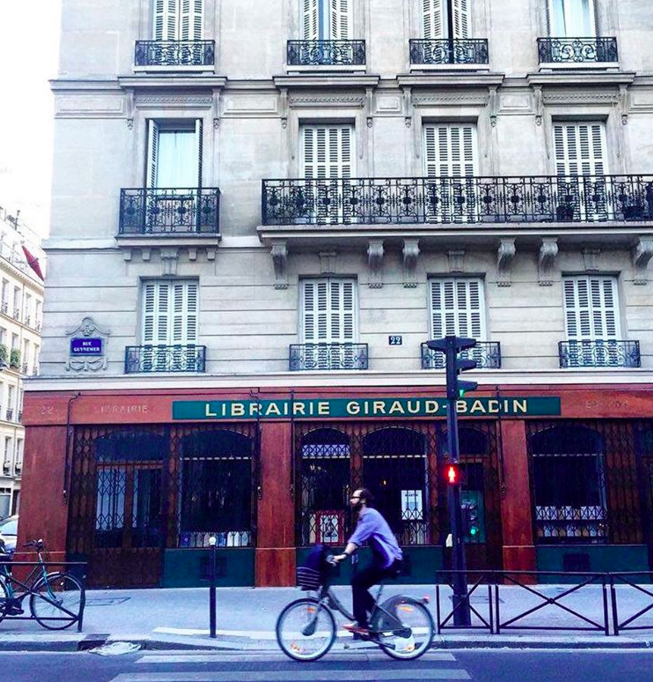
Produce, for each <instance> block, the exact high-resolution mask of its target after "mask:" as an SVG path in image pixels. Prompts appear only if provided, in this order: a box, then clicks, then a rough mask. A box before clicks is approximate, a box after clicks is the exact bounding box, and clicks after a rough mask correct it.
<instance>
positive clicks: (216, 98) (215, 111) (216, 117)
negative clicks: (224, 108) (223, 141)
mask: <svg viewBox="0 0 653 682" xmlns="http://www.w3.org/2000/svg"><path fill="white" fill-rule="evenodd" d="M211 115H212V117H213V129H214V130H217V129H218V128H219V127H220V92H214V93H213V104H212V111H211Z"/></svg>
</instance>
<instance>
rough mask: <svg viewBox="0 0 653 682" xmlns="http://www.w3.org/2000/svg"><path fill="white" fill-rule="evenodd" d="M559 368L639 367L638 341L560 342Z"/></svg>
mask: <svg viewBox="0 0 653 682" xmlns="http://www.w3.org/2000/svg"><path fill="white" fill-rule="evenodd" d="M558 355H559V357H560V367H562V368H565V369H566V368H569V367H640V366H641V355H640V352H639V341H612V340H605V341H600V340H599V341H584V340H583V341H560V342H559V343H558Z"/></svg>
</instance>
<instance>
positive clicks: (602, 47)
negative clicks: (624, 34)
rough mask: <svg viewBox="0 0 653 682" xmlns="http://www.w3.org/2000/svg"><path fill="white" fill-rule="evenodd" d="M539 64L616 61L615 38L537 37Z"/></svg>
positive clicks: (617, 58)
mask: <svg viewBox="0 0 653 682" xmlns="http://www.w3.org/2000/svg"><path fill="white" fill-rule="evenodd" d="M537 51H538V54H539V57H540V64H582V63H587V62H598V63H600V62H618V61H619V52H618V50H617V39H616V38H603V37H602V38H597V37H590V38H538V39H537Z"/></svg>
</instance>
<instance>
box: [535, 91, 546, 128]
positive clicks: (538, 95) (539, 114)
mask: <svg viewBox="0 0 653 682" xmlns="http://www.w3.org/2000/svg"><path fill="white" fill-rule="evenodd" d="M533 109H534V111H535V125H537V126H541V125H542V119H543V118H544V103H543V101H542V86H541V85H536V86H535V89H534V92H533Z"/></svg>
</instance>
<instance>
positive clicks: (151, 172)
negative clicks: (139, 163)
mask: <svg viewBox="0 0 653 682" xmlns="http://www.w3.org/2000/svg"><path fill="white" fill-rule="evenodd" d="M158 159H159V124H158V123H157V122H156V121H152V120H149V121H148V122H147V178H146V180H147V186H148V187H157V169H158V163H159V161H158Z"/></svg>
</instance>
